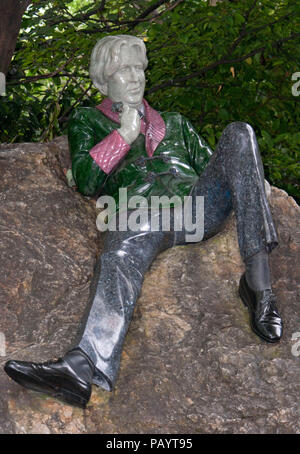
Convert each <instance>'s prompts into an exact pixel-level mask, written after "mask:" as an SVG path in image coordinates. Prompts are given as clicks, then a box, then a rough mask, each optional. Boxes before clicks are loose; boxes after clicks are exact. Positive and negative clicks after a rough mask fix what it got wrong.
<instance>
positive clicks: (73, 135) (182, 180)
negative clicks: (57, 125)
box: [68, 98, 212, 210]
mask: <svg viewBox="0 0 300 454" xmlns="http://www.w3.org/2000/svg"><path fill="white" fill-rule="evenodd" d="M143 103H144V108H145V120H142V121H141V123H142V124H141V132H140V134H139V136H138V137H137V139H136V140H135V141H134V142H133V143H132V144H131V146H129V145H128V144H127V143H126V142H125V140H124V139H123V138H122V137H121V136H120V134H119V133H118V132H117V129H118V128H120V121H119V116H118V114H117V113H114V112H112V110H111V107H112V102H111V101H110V100H109V99H108V98H106V99H105V100H104V101H103V102H102V104H100V105H99V106H97V107H96V108H91V107H82V108H78V109H77V110H76V111H75V112H74V113H73V115H72V117H71V120H70V123H69V130H68V139H69V146H70V153H71V159H72V173H73V178H74V180H75V182H76V185H77V188H78V190H79V191H80V192H81V193H82V194H83V195H85V196H99V195H100V194H103V195H110V196H112V197H113V198H114V199H115V202H116V210H120V209H123V208H126V207H125V206H124V205H123V203H125V201H122V200H119V188H127V199H128V200H129V198H130V197H131V196H143V197H145V198H146V199H147V201H148V204H149V207H150V202H151V196H159V197H160V196H163V195H165V196H168V197H169V198H171V197H173V196H179V197H180V200H181V201H182V203H183V201H184V199H183V198H184V196H187V195H189V194H190V192H191V189H192V187H193V185H194V184H195V182H196V181H197V179H198V178H199V176H200V175H201V173H202V172H203V170H204V168H205V166H206V164H207V163H208V161H209V158H210V156H211V155H212V151H211V150H210V148H209V147H208V145H207V144H206V142H205V141H204V140H203V139H202V138H201V137H200V136H199V135H198V134H197V133H196V131H195V130H194V128H193V126H192V125H191V124H190V123H189V121H188V120H187V119H186V118H185V117H183V116H182V115H180V114H179V113H173V112H163V113H158V112H157V111H155V110H154V109H152V108H151V107H150V106H149V104H148V103H147V101H146V100H143Z"/></svg>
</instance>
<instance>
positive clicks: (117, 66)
mask: <svg viewBox="0 0 300 454" xmlns="http://www.w3.org/2000/svg"><path fill="white" fill-rule="evenodd" d="M147 64H148V60H147V57H146V46H145V44H144V42H143V41H142V40H141V39H140V38H137V37H136V36H131V35H116V36H106V37H105V38H102V39H101V40H100V41H98V42H97V44H96V45H95V47H94V49H93V51H92V55H91V63H90V76H91V79H92V82H93V84H94V85H95V87H96V88H98V90H99V91H100V92H101V93H102V94H103V95H107V96H108V97H109V98H110V99H111V100H112V101H113V102H120V101H121V102H126V103H128V104H129V105H132V106H138V105H140V104H141V102H142V98H143V94H144V89H145V75H144V70H145V68H146V67H147Z"/></svg>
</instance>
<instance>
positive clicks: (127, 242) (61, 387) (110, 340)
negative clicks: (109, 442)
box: [5, 35, 282, 408]
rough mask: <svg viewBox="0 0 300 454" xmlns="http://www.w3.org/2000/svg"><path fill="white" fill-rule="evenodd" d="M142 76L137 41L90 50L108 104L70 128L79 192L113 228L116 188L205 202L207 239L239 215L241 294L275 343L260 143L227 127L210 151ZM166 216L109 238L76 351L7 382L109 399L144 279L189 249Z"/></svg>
mask: <svg viewBox="0 0 300 454" xmlns="http://www.w3.org/2000/svg"><path fill="white" fill-rule="evenodd" d="M146 67H147V57H146V48H145V45H144V42H143V41H142V40H141V39H139V38H137V37H134V36H129V35H119V36H108V37H105V38H103V39H101V40H100V41H99V42H98V43H97V44H96V46H95V47H94V49H93V52H92V57H91V65H90V75H91V79H92V81H93V83H94V85H95V86H96V87H97V88H98V89H99V90H100V92H101V93H102V94H103V95H105V96H107V97H106V98H105V99H104V101H103V102H102V103H101V104H100V105H99V106H96V107H95V108H91V107H88V108H78V109H77V110H76V111H75V112H74V114H73V115H72V118H71V120H70V124H69V145H70V152H71V157H72V172H73V177H74V179H75V182H76V184H77V187H78V190H79V191H80V192H81V193H82V194H84V195H87V196H95V195H100V194H107V195H109V196H112V197H113V198H114V200H115V201H116V212H117V215H116V218H115V219H117V220H118V222H119V221H120V218H121V213H123V214H122V216H124V210H123V208H124V201H122V200H121V198H120V197H119V189H120V188H122V189H123V190H124V189H126V190H127V195H128V197H133V196H141V197H144V198H145V199H146V200H148V201H150V200H151V197H152V196H162V195H166V196H168V197H173V196H176V197H177V198H179V200H182V199H184V197H186V196H189V197H190V199H191V200H192V205H191V209H192V214H193V216H194V217H195V215H196V213H195V211H196V208H197V206H196V203H195V201H196V199H197V197H198V196H202V197H204V231H203V240H206V239H208V238H210V237H212V236H213V235H215V234H216V233H217V232H219V231H220V230H221V229H222V226H223V224H224V222H225V221H226V219H227V218H228V216H229V214H230V213H231V211H232V210H234V212H235V216H236V221H237V233H238V243H239V248H240V253H241V257H242V259H243V261H244V263H245V273H244V274H243V275H242V277H241V280H240V284H239V294H240V297H241V299H242V301H243V303H244V304H245V305H246V306H247V307H248V310H249V314H250V323H251V328H252V330H253V331H254V333H255V334H256V335H258V336H259V337H260V338H261V339H262V340H264V341H266V342H271V343H274V342H278V341H279V340H280V338H281V336H282V321H281V318H280V316H279V314H278V310H277V308H276V299H275V296H274V294H273V292H272V288H271V281H270V272H269V263H268V255H269V253H270V252H271V250H272V249H273V248H274V247H276V246H277V245H278V239H277V234H276V229H275V226H274V222H273V220H272V215H271V212H270V208H269V205H268V201H267V197H266V194H265V186H264V172H263V166H262V162H261V157H260V154H259V149H258V144H257V141H256V137H255V133H254V131H253V129H252V127H251V126H250V125H249V124H246V123H242V122H234V123H231V124H229V125H228V126H227V127H226V129H225V130H224V132H223V134H222V136H221V138H220V141H219V143H218V145H217V147H216V150H215V152H214V153H212V151H211V150H210V148H209V147H208V145H207V144H206V143H205V141H204V140H203V139H202V138H201V137H200V136H199V135H198V134H197V132H196V131H195V129H194V128H193V126H192V125H191V123H190V122H189V121H188V120H187V119H186V118H185V117H183V116H182V115H180V114H179V113H174V112H162V113H158V112H157V111H156V110H154V109H153V108H152V107H151V106H150V105H149V104H148V102H147V101H146V100H145V99H144V98H143V94H144V89H145V74H144V70H145V68H146ZM122 207H123V208H122ZM125 212H126V211H125ZM129 212H130V213H132V212H134V210H129ZM162 212H163V209H159V210H158V212H157V213H156V217H157V219H156V220H157V221H158V225H159V228H157V229H152V228H151V222H150V220H149V218H148V216H147V218H146V220H145V219H144V221H143V222H142V223H141V224H140V228H139V229H138V231H133V229H130V228H127V229H120V228H117V229H116V230H108V231H107V232H106V234H105V246H104V251H103V254H102V255H101V257H100V259H99V261H98V262H97V266H96V268H95V272H94V277H93V282H92V284H91V292H90V301H89V304H88V311H87V316H86V317H85V318H84V320H83V321H82V325H81V329H80V332H79V337H78V340H77V341H76V342H75V344H74V348H72V349H71V350H69V351H68V352H66V354H65V355H64V356H63V357H62V358H59V359H58V360H53V361H48V362H45V363H32V362H24V361H15V360H11V361H8V362H7V363H6V365H5V371H6V372H7V374H8V375H9V376H10V377H11V378H13V379H14V380H15V381H16V382H18V383H19V384H21V385H23V386H25V387H26V388H29V389H33V390H36V391H41V392H44V393H47V394H49V395H51V396H53V397H57V398H60V399H62V400H63V401H65V402H67V403H69V404H72V405H76V406H79V407H82V408H85V406H86V404H87V403H88V401H89V399H90V395H91V389H92V384H96V385H98V386H100V387H102V388H104V389H105V390H108V391H111V390H112V389H113V386H114V383H115V381H116V376H117V372H118V368H119V362H120V357H121V352H122V345H123V341H124V338H125V335H126V332H127V329H128V326H129V324H130V321H131V318H132V314H133V310H134V305H135V302H136V300H137V298H138V296H139V293H140V289H141V286H142V282H143V279H144V275H145V273H146V271H147V270H148V268H149V266H150V265H151V263H152V261H153V260H154V259H155V257H156V256H157V255H158V254H159V253H160V252H161V251H163V250H166V249H167V248H169V247H172V246H174V245H179V244H186V243H187V239H186V234H187V231H186V228H185V227H186V226H185V225H183V228H182V230H181V231H180V230H176V229H175V228H174V225H173V227H172V228H170V229H169V231H165V230H164V229H163V228H162ZM170 213H171V218H172V220H173V223H174V222H175V221H176V219H177V218H178V216H181V215H182V210H181V211H180V209H179V210H178V207H177V208H176V207H174V206H172V207H171V210H170ZM178 213H179V214H178ZM127 215H128V213H127ZM118 225H119V224H118ZM198 241H199V240H198Z"/></svg>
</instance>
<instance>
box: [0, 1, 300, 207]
mask: <svg viewBox="0 0 300 454" xmlns="http://www.w3.org/2000/svg"><path fill="white" fill-rule="evenodd" d="M209 3H210V2H208V1H202V0H182V1H181V2H180V1H178V0H174V1H172V0H169V1H165V2H158V1H157V0H154V1H153V0H150V1H149V0H137V1H135V2H128V1H127V0H107V1H106V2H104V1H102V2H101V1H92V0H73V1H62V0H55V1H54V0H52V1H47V2H46V1H42V0H34V1H33V2H32V5H31V6H30V8H29V9H28V10H27V12H26V13H25V15H24V17H23V23H22V30H21V33H20V36H19V40H18V44H17V48H16V52H15V55H14V58H13V61H12V64H11V68H10V73H9V75H8V78H7V79H8V83H7V90H6V91H7V96H6V97H3V98H1V99H0V125H1V127H0V141H2V142H14V141H17V142H22V141H46V140H51V139H52V138H53V137H55V136H57V135H60V134H63V133H65V132H66V126H67V122H68V118H69V116H70V113H71V111H72V109H73V108H75V107H76V106H77V105H79V104H80V105H85V106H93V105H96V104H97V103H99V102H100V100H101V95H100V94H99V93H97V91H96V90H95V89H94V88H93V87H92V86H91V84H90V80H89V75H88V66H89V58H90V53H91V50H92V48H93V46H94V44H95V42H96V41H97V40H98V39H100V38H102V37H103V36H105V35H107V34H120V33H125V34H126V33H128V34H135V35H137V36H140V37H141V38H143V39H144V40H145V41H146V43H147V49H148V59H149V67H148V69H147V73H146V75H147V89H148V92H147V93H146V97H147V99H148V100H149V102H150V103H151V104H152V105H153V106H154V107H156V108H157V109H159V110H168V111H170V110H173V111H180V112H181V113H183V114H184V115H185V116H186V117H188V118H189V119H190V120H191V121H192V123H193V124H194V126H195V127H196V129H197V130H198V131H199V133H200V134H202V135H203V136H204V137H205V138H206V140H207V141H208V142H209V144H210V145H211V146H212V147H214V146H215V145H216V143H217V141H218V139H219V137H220V135H221V133H222V130H223V129H224V128H225V126H226V125H227V124H228V123H230V122H232V121H246V122H248V123H250V124H251V125H252V126H253V127H254V129H255V132H256V134H257V137H258V141H259V145H260V149H261V152H262V156H263V161H264V166H265V171H266V178H267V179H269V181H270V182H271V183H272V184H275V185H277V186H279V187H281V188H283V189H285V190H286V191H288V192H289V193H290V194H291V195H293V196H294V197H295V198H296V199H297V200H298V201H299V200H300V159H299V158H300V140H299V139H300V133H299V127H298V125H299V120H300V118H299V100H300V96H298V97H296V96H293V95H292V91H291V89H292V85H293V84H294V83H295V82H294V81H292V79H291V78H292V74H293V73H295V72H298V71H300V46H299V33H297V31H299V22H300V21H299V16H300V14H299V12H300V5H299V2H295V1H294V0H272V1H270V0H261V1H259V2H258V1H254V0H243V1H242V0H239V1H235V2H229V1H228V0H224V1H223V2H220V3H218V4H217V6H216V7H212V6H210V5H209ZM157 5H159V6H157ZM152 6H153V7H154V6H157V8H156V9H153V10H152V11H150V10H151V7H152ZM147 12H148V14H146V13H147ZM137 19H138V20H137Z"/></svg>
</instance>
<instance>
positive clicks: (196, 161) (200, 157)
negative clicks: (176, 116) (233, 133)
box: [182, 117, 213, 175]
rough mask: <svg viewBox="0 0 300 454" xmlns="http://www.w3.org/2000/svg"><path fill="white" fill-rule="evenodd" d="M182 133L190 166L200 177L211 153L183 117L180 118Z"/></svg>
mask: <svg viewBox="0 0 300 454" xmlns="http://www.w3.org/2000/svg"><path fill="white" fill-rule="evenodd" d="M182 132H183V137H184V141H185V145H186V148H187V151H188V156H189V161H190V163H191V166H192V167H193V168H194V169H195V170H196V172H197V174H198V175H201V173H202V172H203V170H204V169H205V167H206V165H207V163H208V161H209V159H210V157H211V155H212V154H213V152H212V150H211V149H210V147H209V146H208V144H207V143H206V142H205V140H204V139H203V138H202V137H201V136H199V135H198V134H197V132H196V131H195V129H194V127H193V126H192V125H191V123H190V122H189V121H188V120H187V119H186V118H185V117H182Z"/></svg>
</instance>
